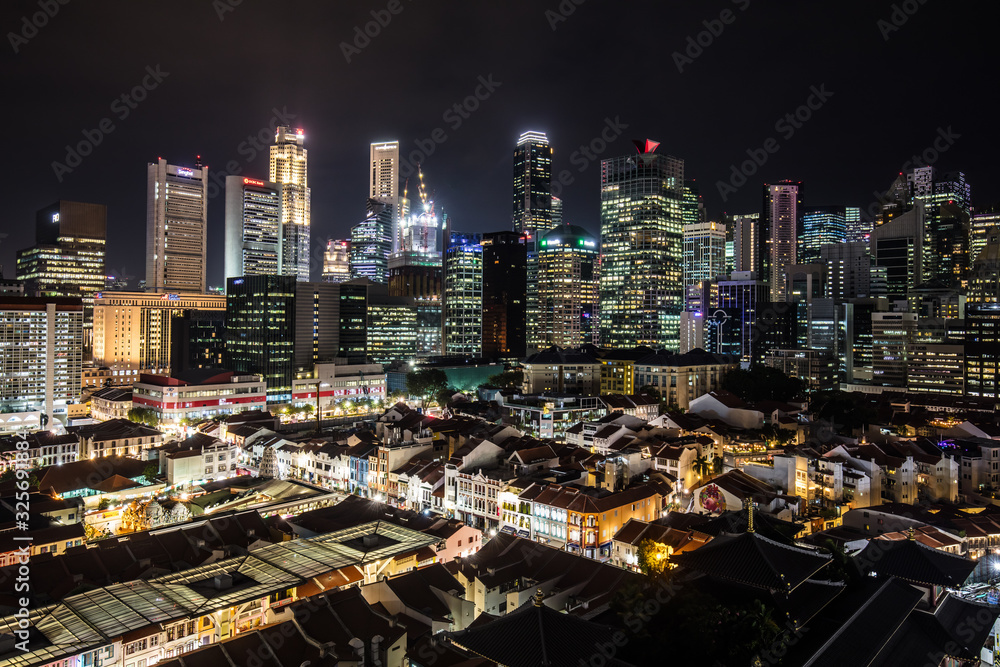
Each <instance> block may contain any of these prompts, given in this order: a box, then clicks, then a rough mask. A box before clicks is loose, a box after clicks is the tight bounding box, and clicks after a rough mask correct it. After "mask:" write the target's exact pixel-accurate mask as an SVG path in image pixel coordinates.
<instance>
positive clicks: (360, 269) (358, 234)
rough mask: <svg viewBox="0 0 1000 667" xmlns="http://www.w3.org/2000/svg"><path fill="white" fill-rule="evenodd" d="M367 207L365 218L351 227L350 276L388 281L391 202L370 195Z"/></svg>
mask: <svg viewBox="0 0 1000 667" xmlns="http://www.w3.org/2000/svg"><path fill="white" fill-rule="evenodd" d="M367 208H368V212H367V215H366V216H365V219H364V220H363V221H361V222H360V223H358V224H356V225H354V226H353V227H351V249H350V265H351V278H352V279H353V278H367V279H368V280H371V281H372V282H373V283H382V284H386V283H387V282H388V281H389V254H390V252H391V251H392V220H393V211H392V205H391V204H386V203H384V202H381V201H379V200H378V199H374V198H369V199H368V206H367Z"/></svg>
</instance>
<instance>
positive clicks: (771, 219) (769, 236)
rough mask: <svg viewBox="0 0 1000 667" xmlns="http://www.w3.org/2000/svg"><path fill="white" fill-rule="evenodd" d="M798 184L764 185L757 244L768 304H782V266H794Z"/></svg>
mask: <svg viewBox="0 0 1000 667" xmlns="http://www.w3.org/2000/svg"><path fill="white" fill-rule="evenodd" d="M801 190H802V184H801V183H799V182H795V181H779V182H777V183H768V184H765V185H764V217H763V223H764V224H763V226H762V229H761V232H762V233H761V242H762V243H763V244H764V246H763V248H762V251H761V259H762V260H763V262H764V267H763V268H764V271H763V272H762V273H761V276H763V277H764V278H765V279H766V280H767V281H768V285H769V287H770V290H771V301H775V302H780V301H784V300H785V297H786V296H787V295H786V294H785V267H787V266H791V265H793V264H798V263H799V262H798V247H797V239H798V235H799V214H800V213H801V208H802V192H801Z"/></svg>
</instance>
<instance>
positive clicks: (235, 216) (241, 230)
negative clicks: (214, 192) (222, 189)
mask: <svg viewBox="0 0 1000 667" xmlns="http://www.w3.org/2000/svg"><path fill="white" fill-rule="evenodd" d="M281 187H282V186H280V185H278V184H277V183H271V182H267V181H260V180H257V179H254V178H246V177H243V176H227V177H226V253H225V270H226V276H225V277H226V278H239V277H240V276H269V275H281V268H282V261H283V259H284V257H283V256H282V248H281V236H282V234H281V199H282V197H281Z"/></svg>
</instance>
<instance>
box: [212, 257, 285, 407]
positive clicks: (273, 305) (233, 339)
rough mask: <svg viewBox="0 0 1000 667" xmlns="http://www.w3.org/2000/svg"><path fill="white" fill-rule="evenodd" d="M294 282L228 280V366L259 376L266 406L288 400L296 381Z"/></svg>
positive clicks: (262, 278)
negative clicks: (265, 396)
mask: <svg viewBox="0 0 1000 667" xmlns="http://www.w3.org/2000/svg"><path fill="white" fill-rule="evenodd" d="M295 282H296V281H295V278H294V277H293V276H247V277H245V278H230V279H228V280H227V281H226V348H225V350H226V352H225V364H226V368H227V369H229V370H232V371H235V372H236V373H238V374H244V373H255V374H259V375H261V377H262V378H263V379H264V382H265V383H266V385H267V402H268V403H283V402H288V401H291V398H292V380H294V379H295Z"/></svg>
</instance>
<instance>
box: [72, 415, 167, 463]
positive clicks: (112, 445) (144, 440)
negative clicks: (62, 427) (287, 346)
mask: <svg viewBox="0 0 1000 667" xmlns="http://www.w3.org/2000/svg"><path fill="white" fill-rule="evenodd" d="M67 430H68V431H69V432H70V433H71V434H72V435H75V436H76V437H77V438H79V440H80V450H79V456H80V458H87V459H92V458H97V457H102V456H131V457H132V458H141V459H145V458H148V457H147V456H145V455H144V452H146V450H150V449H155V448H157V447H159V446H160V445H161V444H163V434H162V433H161V432H160V431H157V430H156V429H155V428H150V427H149V426H146V425H145V424H137V423H135V422H131V421H129V420H127V419H112V420H110V421H105V422H100V423H97V424H88V425H86V426H71V427H69V428H68V429H67Z"/></svg>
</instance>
